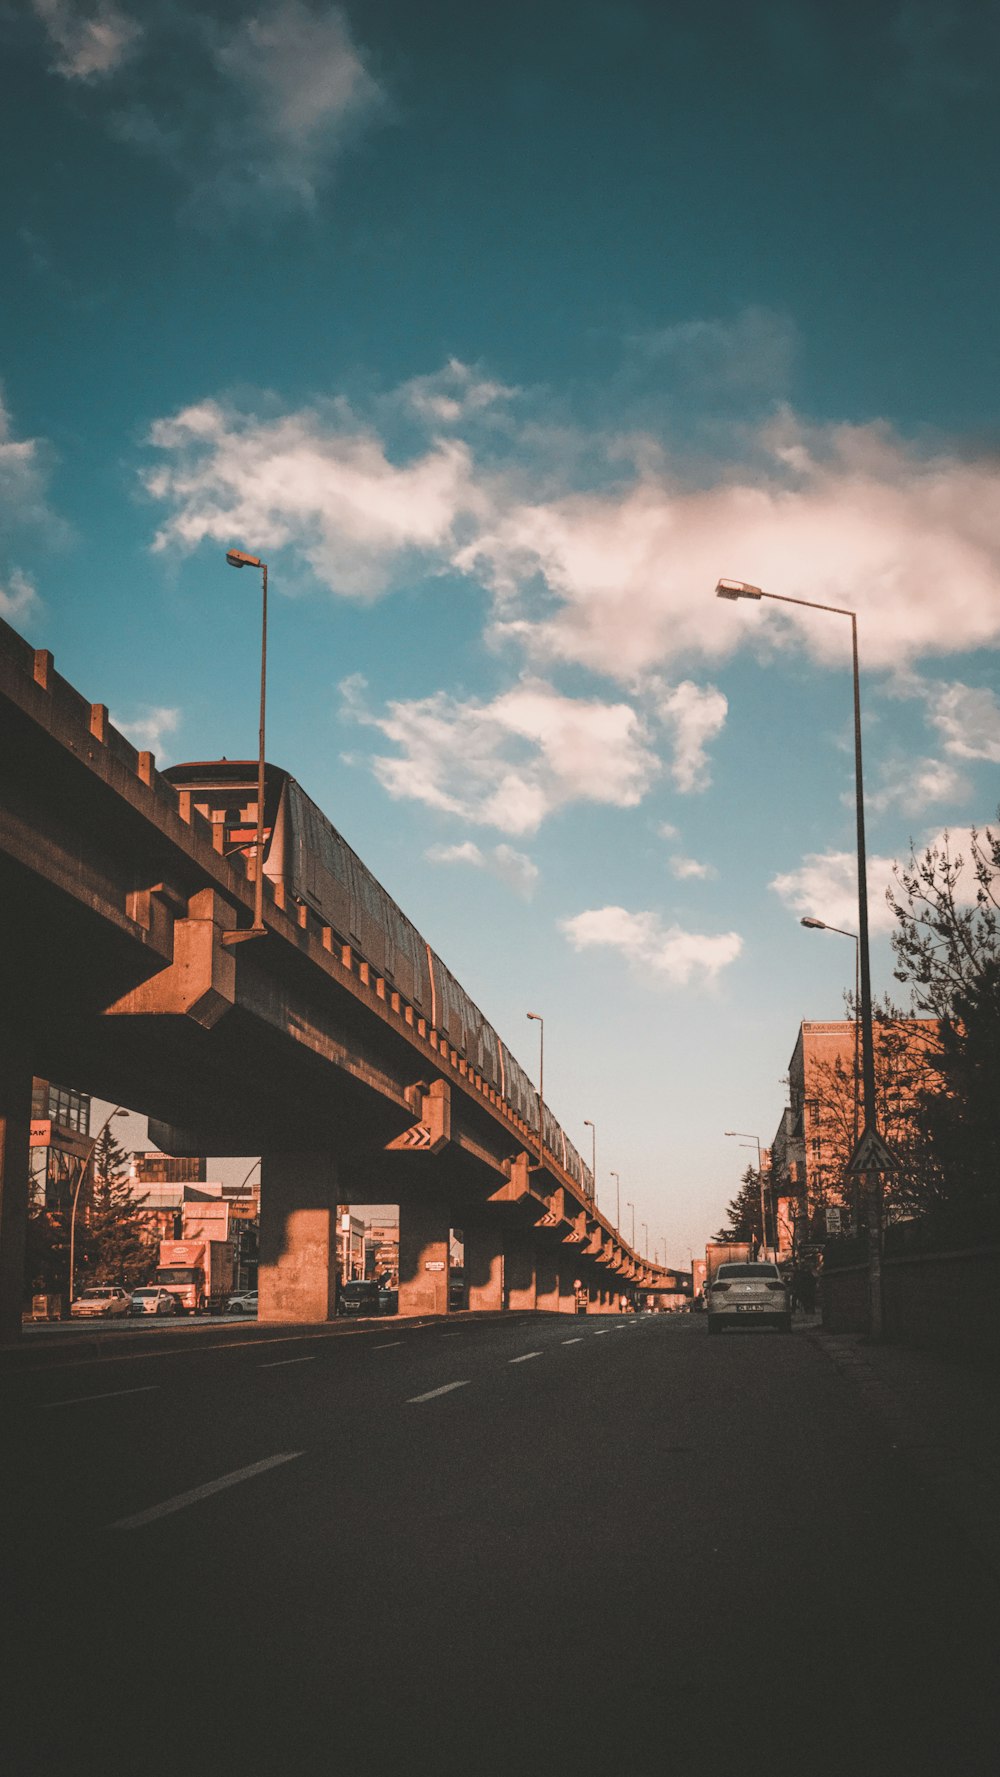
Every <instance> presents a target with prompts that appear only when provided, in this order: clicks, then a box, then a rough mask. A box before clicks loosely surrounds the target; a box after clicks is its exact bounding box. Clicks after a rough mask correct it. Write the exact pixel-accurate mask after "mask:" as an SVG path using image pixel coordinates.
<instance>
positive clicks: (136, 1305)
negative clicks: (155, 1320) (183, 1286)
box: [132, 1283, 177, 1314]
mask: <svg viewBox="0 0 1000 1777" xmlns="http://www.w3.org/2000/svg"><path fill="white" fill-rule="evenodd" d="M132 1313H133V1314H176V1313H177V1303H176V1302H175V1301H174V1298H173V1296H172V1295H171V1294H170V1291H169V1290H165V1289H162V1288H161V1287H160V1285H159V1284H155V1283H154V1284H151V1285H150V1286H149V1288H148V1289H142V1290H133V1291H132Z"/></svg>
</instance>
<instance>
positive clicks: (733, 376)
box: [627, 307, 799, 397]
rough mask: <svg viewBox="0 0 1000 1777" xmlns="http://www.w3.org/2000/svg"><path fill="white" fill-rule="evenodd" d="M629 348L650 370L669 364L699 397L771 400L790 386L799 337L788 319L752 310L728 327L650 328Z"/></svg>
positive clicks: (697, 323) (632, 339) (685, 324)
mask: <svg viewBox="0 0 1000 1777" xmlns="http://www.w3.org/2000/svg"><path fill="white" fill-rule="evenodd" d="M627 343H628V345H629V346H630V347H631V348H632V349H633V351H634V352H635V353H636V354H637V356H638V357H639V358H640V359H641V360H643V361H645V362H646V363H647V365H648V363H649V362H650V361H653V362H656V361H659V362H660V363H664V362H665V363H666V364H668V365H669V366H670V368H671V369H672V370H673V371H674V372H675V375H676V376H677V377H678V378H679V380H680V381H681V382H682V383H683V384H686V385H688V386H694V387H696V388H697V389H698V391H699V393H701V394H720V393H722V394H725V393H730V394H737V395H745V394H747V393H748V392H750V393H752V392H755V391H760V390H763V391H764V392H765V393H766V394H767V395H768V396H770V397H773V396H774V395H775V394H777V393H779V392H781V391H783V390H784V389H785V387H786V386H787V384H788V381H789V378H790V375H791V371H792V365H793V363H794V360H795V356H796V353H797V351H798V346H799V337H798V330H797V328H796V326H795V323H794V322H793V321H792V320H791V318H790V317H789V316H788V315H782V314H778V313H776V312H775V311H774V310H772V309H765V308H753V307H751V308H746V309H744V310H742V312H741V313H740V314H738V315H736V316H735V317H734V318H733V319H732V320H729V321H718V320H711V321H704V320H699V321H682V322H680V323H679V324H678V325H676V326H673V327H660V328H652V329H650V330H648V331H647V332H645V333H636V334H633V335H632V336H631V337H630V339H629V340H628V342H627Z"/></svg>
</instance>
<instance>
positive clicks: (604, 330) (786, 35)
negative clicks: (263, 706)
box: [0, 0, 1000, 1262]
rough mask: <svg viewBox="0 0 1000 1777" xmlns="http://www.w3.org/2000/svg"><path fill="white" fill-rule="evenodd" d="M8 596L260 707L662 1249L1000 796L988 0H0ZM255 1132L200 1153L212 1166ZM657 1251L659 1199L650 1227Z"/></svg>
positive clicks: (196, 733) (133, 718)
mask: <svg viewBox="0 0 1000 1777" xmlns="http://www.w3.org/2000/svg"><path fill="white" fill-rule="evenodd" d="M0 46H2V50H3V67H4V73H3V76H2V78H3V80H4V83H5V89H6V90H5V92H4V95H3V103H2V105H0V136H2V139H3V149H4V158H5V164H6V166H7V168H8V169H9V170H10V171H9V174H8V178H7V179H6V180H5V181H4V186H3V191H2V193H0V206H2V210H3V223H4V240H5V277H4V279H3V289H2V293H0V302H2V316H3V322H2V335H0V385H2V389H3V409H2V417H0V532H2V545H0V612H2V613H3V614H4V615H5V616H7V618H8V620H9V621H11V622H13V623H14V624H15V626H16V627H17V628H18V629H20V630H21V631H22V632H23V633H24V634H26V635H27V636H29V637H30V639H31V640H32V641H33V642H34V643H35V644H36V645H38V646H47V647H50V648H52V649H53V651H54V653H55V655H56V659H57V663H58V665H59V667H60V670H61V671H62V672H64V673H65V674H66V675H67V677H69V678H70V679H71V680H72V681H73V682H74V683H75V684H77V685H78V686H79V688H80V689H81V690H82V691H83V692H84V693H85V694H86V695H87V696H88V697H91V698H92V699H94V700H95V701H102V702H106V703H108V704H109V705H110V706H111V709H112V712H113V714H114V717H115V719H116V720H117V722H118V723H119V726H121V727H122V728H124V730H125V731H126V732H127V733H128V734H130V736H131V737H132V738H133V739H135V740H136V741H138V742H141V743H142V744H144V745H150V746H152V747H153V748H154V749H155V751H156V753H157V757H158V759H159V760H160V762H161V763H168V762H170V761H173V760H178V759H183V758H202V757H207V756H212V755H214V754H218V753H223V752H225V753H228V754H229V755H230V756H233V755H234V754H240V753H243V754H248V753H252V752H253V751H254V748H255V744H256V703H255V696H256V693H255V670H256V659H257V648H258V635H257V605H256V585H255V582H254V581H253V580H252V579H251V578H250V577H249V576H247V575H245V574H244V575H236V574H233V573H231V572H229V571H228V570H227V569H226V566H225V562H224V559H223V556H224V550H225V547H226V546H227V545H229V544H239V545H242V546H243V547H245V548H247V549H250V550H252V551H254V552H259V553H261V554H264V555H266V557H267V559H268V560H269V562H270V564H271V585H272V589H273V601H272V622H271V634H270V680H269V744H268V752H269V755H270V757H271V758H272V759H274V760H276V761H278V762H280V763H281V764H283V765H285V766H287V767H288V768H289V769H290V770H291V771H292V772H293V773H294V774H295V775H296V776H297V777H298V778H299V779H300V781H301V782H302V783H303V785H304V786H305V788H306V789H307V790H308V792H309V793H310V794H311V795H312V796H313V797H314V798H315V799H316V800H317V801H318V802H319V803H320V804H321V806H322V807H323V808H324V809H325V810H326V812H327V813H328V814H329V815H330V817H331V819H332V820H333V821H334V822H335V824H336V825H337V826H338V827H340V828H341V829H342V831H343V832H344V833H345V835H346V836H347V837H348V838H349V839H350V841H351V842H352V844H354V845H355V847H356V848H357V849H358V850H359V852H360V853H361V855H362V856H363V857H364V858H365V860H366V862H367V863H368V864H369V865H370V867H371V868H372V869H373V870H374V871H375V873H376V874H377V875H378V876H379V877H380V878H381V879H382V880H383V881H384V882H385V884H386V886H387V887H388V888H389V889H390V891H391V892H392V893H393V894H394V895H395V896H396V898H397V899H398V900H399V901H400V903H401V904H402V905H403V907H404V908H405V909H406V910H407V912H408V913H409V914H410V916H411V917H412V918H413V919H414V921H415V922H416V924H417V925H418V926H419V927H420V929H421V930H422V931H423V932H424V933H425V934H426V936H427V937H428V938H429V939H430V940H431V941H432V943H433V944H434V945H435V947H436V948H437V949H438V950H439V951H440V952H441V953H442V954H443V956H444V957H445V959H446V960H447V961H448V962H449V964H450V966H451V967H452V968H453V969H454V970H455V972H456V973H457V974H458V975H459V977H460V979H461V980H462V981H463V983H464V984H465V986H466V987H467V988H468V990H469V991H470V992H471V993H472V994H473V996H474V997H475V998H476V999H477V1000H478V1002H479V1003H480V1005H481V1006H482V1007H483V1009H484V1011H485V1012H486V1013H487V1015H488V1016H489V1017H490V1018H491V1020H492V1021H493V1022H494V1023H495V1025H496V1026H497V1028H498V1029H499V1030H500V1032H501V1033H502V1035H503V1036H504V1037H505V1039H506V1040H507V1041H508V1043H509V1044H510V1045H511V1047H512V1048H513V1049H514V1051H515V1053H516V1054H518V1055H519V1056H520V1058H521V1059H522V1060H523V1061H524V1063H525V1065H527V1066H528V1067H529V1070H530V1071H532V1072H533V1073H534V1072H535V1063H536V1060H537V1032H536V1027H534V1026H529V1025H528V1024H527V1022H526V1019H525V1012H526V1010H527V1009H529V1008H530V1009H531V1010H534V1011H540V1012H542V1013H543V1014H544V1015H545V1019H546V1088H547V1091H546V1095H547V1097H549V1098H550V1100H551V1102H552V1103H553V1106H554V1108H555V1110H556V1113H557V1115H558V1116H559V1117H560V1119H561V1121H562V1122H563V1123H564V1125H565V1127H566V1129H567V1131H568V1132H569V1134H570V1135H571V1136H572V1138H573V1139H574V1140H575V1141H576V1143H577V1145H578V1147H579V1148H580V1150H581V1152H583V1153H584V1154H585V1155H588V1156H589V1151H590V1149H589V1130H587V1129H586V1128H585V1127H584V1126H583V1119H584V1118H585V1117H590V1118H592V1119H593V1120H594V1121H595V1122H596V1124H597V1133H598V1175H599V1176H598V1186H599V1199H600V1201H601V1203H602V1205H603V1207H605V1208H606V1209H610V1210H611V1211H612V1212H613V1210H614V1190H613V1187H612V1185H611V1182H610V1179H609V1176H608V1175H609V1171H610V1169H611V1168H615V1169H616V1170H617V1171H619V1172H620V1174H621V1179H622V1204H623V1225H624V1228H625V1231H626V1233H628V1232H630V1217H631V1212H630V1211H626V1210H625V1207H624V1206H625V1204H626V1203H634V1204H635V1211H636V1230H637V1234H639V1237H640V1239H641V1228H642V1225H643V1224H646V1225H647V1227H648V1238H649V1243H650V1247H651V1248H652V1245H653V1243H654V1242H662V1241H663V1239H664V1238H665V1239H666V1241H667V1246H668V1251H669V1255H670V1258H671V1259H672V1260H673V1261H675V1262H680V1261H682V1260H685V1259H686V1255H687V1250H688V1248H689V1247H692V1246H693V1247H694V1248H695V1249H697V1248H698V1247H699V1246H700V1245H701V1243H702V1242H703V1240H704V1238H705V1236H706V1235H708V1234H710V1233H711V1232H712V1230H713V1229H714V1228H715V1227H716V1226H717V1225H718V1224H719V1222H720V1220H721V1218H722V1216H723V1212H724V1207H725V1203H726V1201H727V1200H728V1198H729V1197H730V1196H731V1195H732V1194H733V1192H734V1190H735V1187H736V1183H737V1179H738V1174H739V1171H740V1169H741V1165H742V1163H743V1162H744V1161H745V1160H746V1159H748V1158H749V1157H750V1156H749V1155H745V1154H742V1153H740V1152H739V1150H738V1149H737V1148H736V1145H735V1144H734V1143H731V1142H727V1141H726V1139H725V1137H724V1135H723V1131H724V1130H725V1129H727V1128H733V1127H736V1128H741V1129H744V1128H745V1129H750V1130H754V1131H756V1132H758V1133H759V1134H760V1135H761V1137H762V1139H763V1140H764V1141H765V1142H766V1141H767V1139H768V1138H769V1136H770V1135H771V1133H773V1130H774V1128H775V1126H776V1124H777V1121H778V1118H779V1115H780V1112H781V1108H782V1104H783V1102H784V1088H783V1086H782V1084H781V1080H782V1076H783V1075H784V1074H785V1071H786V1067H787V1061H788V1057H789V1055H790V1053H791V1049H792V1046H793V1043H794V1040H795V1035H796V1031H797V1028H798V1024H799V1021H800V1019H802V1018H830V1017H837V1016H839V1015H840V1012H841V993H842V990H843V988H844V987H845V986H846V985H849V984H850V982H851V980H852V978H853V956H852V953H851V946H850V944H849V943H848V942H847V941H846V940H844V939H839V938H836V937H832V936H829V935H826V934H821V933H809V932H806V931H803V930H802V929H801V927H800V926H799V924H798V920H799V917H800V915H801V914H803V913H811V914H814V915H816V916H818V917H820V918H824V919H826V920H827V921H829V922H830V923H832V924H835V925H843V926H848V927H854V926H855V925H856V913H857V910H856V900H855V889H854V879H853V845H854V837H853V802H852V790H853V778H852V757H851V750H850V747H851V704H850V678H849V655H848V643H849V628H848V625H847V623H846V621H845V620H844V619H839V618H836V617H829V616H824V615H821V614H812V613H807V612H802V613H795V612H789V611H788V610H787V609H785V608H783V607H781V606H779V605H774V604H770V605H768V604H766V603H765V604H761V605H746V604H741V605H725V604H722V603H719V602H717V601H716V600H715V599H714V598H713V596H712V589H713V587H714V584H715V581H716V579H717V578H718V576H719V575H720V574H728V575H733V576H736V577H739V578H743V579H747V580H750V581H752V582H754V583H756V584H758V585H761V586H764V587H766V588H767V589H769V590H770V591H773V592H776V593H781V594H785V595H788V596H792V597H805V598H814V599H819V600H822V601H824V602H827V603H832V604H838V605H847V606H852V607H854V608H855V609H856V610H857V612H858V620H859V631H860V643H861V657H862V671H863V698H864V711H865V749H866V751H865V762H866V787H867V789H868V796H869V807H868V822H869V832H868V838H869V852H870V857H871V861H872V862H871V888H872V917H873V924H874V930H875V944H874V955H873V976H874V987H875V990H876V991H881V990H883V989H884V988H886V987H891V986H892V985H893V983H892V978H891V976H892V961H891V955H890V951H889V946H888V937H887V932H888V922H887V920H886V917H885V910H884V904H883V900H882V891H883V889H884V885H885V882H886V880H887V877H888V875H889V872H890V870H891V863H892V860H893V859H894V858H901V859H905V857H906V856H907V854H908V850H909V842H910V839H911V838H913V839H914V840H916V841H917V842H918V843H924V842H925V841H927V840H928V839H930V838H933V837H934V836H935V835H937V834H938V833H940V832H941V830H942V829H943V828H945V827H948V828H950V829H951V830H952V831H953V832H954V833H957V834H961V833H962V832H963V831H964V830H965V829H967V828H968V826H969V824H970V823H980V824H981V823H984V822H985V821H987V820H989V819H991V818H993V817H995V815H996V807H997V801H998V791H997V769H996V768H997V765H998V763H1000V703H998V699H997V653H996V650H997V642H998V637H1000V500H998V492H997V473H996V471H997V456H998V436H997V429H996V415H997V403H996V388H997V380H998V379H997V372H998V368H1000V363H998V359H1000V348H998V333H997V327H996V312H997V296H998V288H997V286H998V269H1000V267H998V258H1000V245H998V237H997V231H996V229H995V227H994V226H993V218H994V216H995V213H996V201H997V195H998V193H997V186H998V183H1000V155H998V141H997V122H996V119H997V96H998V85H1000V82H998V73H1000V11H998V8H997V7H996V6H994V5H981V4H963V3H956V4H953V5H950V6H949V5H947V4H943V3H938V0H936V3H935V4H925V3H924V0H909V3H903V4H891V3H890V4H877V5H874V6H872V5H870V4H869V5H860V4H846V5H842V6H840V7H838V8H836V9H834V8H831V7H829V6H827V5H825V4H819V3H816V4H810V3H809V0H795V4H791V3H790V0H788V3H786V0H778V3H776V4H772V5H765V4H753V3H751V4H748V5H740V6H737V5H727V4H715V5H713V4H705V0H701V3H700V4H694V3H693V0H692V3H691V4H687V3H680V4H666V3H664V0H659V3H649V4H647V3H645V0H632V3H630V4H629V3H621V4H612V3H611V0H589V3H588V0H575V3H574V4H569V3H565V4H564V3H563V0H534V3H533V4H531V5H528V4H521V3H519V0H506V3H505V4H504V6H502V7H500V6H496V7H477V8H473V7H469V6H468V5H466V4H464V3H460V0H426V4H424V5H422V6H419V7H416V6H413V5H412V4H407V3H405V0H367V3H366V4H364V5H354V6H347V7H337V6H330V5H326V4H324V3H323V0H260V3H259V4H256V5H254V4H247V3H246V0H237V3H234V4H222V3H220V4H217V5H215V6H206V5H199V6H198V7H197V8H196V7H194V6H193V5H188V4H186V3H185V0H162V3H161V4H157V3H156V0H144V4H143V5H142V7H139V6H138V5H132V6H130V5H129V4H127V0H122V3H121V4H118V0H113V3H112V0H97V3H94V0H79V3H78V0H22V3H21V4H11V3H10V0H0ZM244 1170H245V1169H244ZM661 1250H662V1249H661Z"/></svg>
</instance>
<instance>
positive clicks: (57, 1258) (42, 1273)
mask: <svg viewBox="0 0 1000 1777" xmlns="http://www.w3.org/2000/svg"><path fill="white" fill-rule="evenodd" d="M24 1276H25V1282H26V1284H27V1290H28V1294H29V1295H30V1296H33V1295H35V1294H36V1293H45V1294H51V1295H58V1294H59V1292H60V1290H64V1289H65V1288H66V1280H67V1278H68V1276H69V1212H68V1210H63V1209H48V1208H46V1206H45V1204H44V1203H32V1204H31V1205H30V1207H29V1209H28V1228H27V1237H26V1245H25V1255H24Z"/></svg>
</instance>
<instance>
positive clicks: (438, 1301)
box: [399, 1196, 451, 1315]
mask: <svg viewBox="0 0 1000 1777" xmlns="http://www.w3.org/2000/svg"><path fill="white" fill-rule="evenodd" d="M450 1232H451V1211H450V1209H449V1206H448V1204H447V1203H445V1202H444V1201H443V1200H442V1199H440V1198H437V1197H431V1196H427V1197H412V1198H408V1199H407V1200H406V1202H404V1203H401V1204H400V1206H399V1312H400V1314H402V1315H407V1314H409V1315H414V1314H421V1315H422V1314H447V1312H448V1253H449V1235H450Z"/></svg>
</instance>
